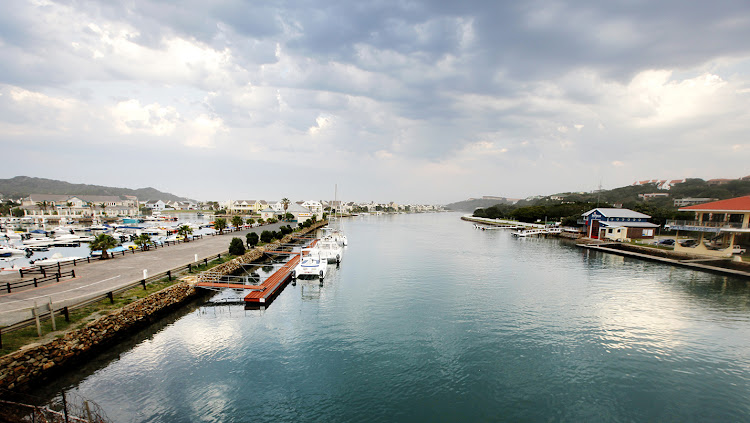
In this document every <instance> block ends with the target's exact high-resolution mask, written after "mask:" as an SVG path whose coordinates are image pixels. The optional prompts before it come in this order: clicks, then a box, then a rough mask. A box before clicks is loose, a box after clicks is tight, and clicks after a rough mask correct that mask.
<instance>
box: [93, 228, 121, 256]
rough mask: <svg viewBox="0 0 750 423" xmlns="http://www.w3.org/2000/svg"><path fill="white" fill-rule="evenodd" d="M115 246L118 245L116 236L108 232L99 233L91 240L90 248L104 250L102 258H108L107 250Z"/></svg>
mask: <svg viewBox="0 0 750 423" xmlns="http://www.w3.org/2000/svg"><path fill="white" fill-rule="evenodd" d="M115 247H117V240H116V239H114V237H112V236H111V235H107V234H99V235H97V236H96V238H94V240H93V241H91V243H89V249H90V250H91V251H95V250H101V251H102V256H101V260H105V259H107V258H108V257H109V254H108V253H107V250H109V249H110V248H115Z"/></svg>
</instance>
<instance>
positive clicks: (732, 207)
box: [679, 195, 750, 213]
mask: <svg viewBox="0 0 750 423" xmlns="http://www.w3.org/2000/svg"><path fill="white" fill-rule="evenodd" d="M679 210H680V211H683V210H684V211H710V212H743V213H748V212H750V195H746V196H744V197H736V198H730V199H728V200H719V201H712V202H710V203H703V204H696V205H694V206H688V207H680V209H679Z"/></svg>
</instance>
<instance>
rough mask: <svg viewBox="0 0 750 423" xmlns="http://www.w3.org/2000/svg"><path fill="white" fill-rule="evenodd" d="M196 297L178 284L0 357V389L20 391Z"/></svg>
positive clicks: (189, 286)
mask: <svg viewBox="0 0 750 423" xmlns="http://www.w3.org/2000/svg"><path fill="white" fill-rule="evenodd" d="M196 295H197V292H196V290H195V288H194V287H193V286H192V285H190V284H188V283H186V282H181V283H178V284H176V285H172V286H170V287H167V288H164V289H163V290H161V291H159V292H155V293H153V294H151V295H149V296H148V297H146V298H142V299H140V300H137V301H135V302H133V303H130V304H128V305H126V306H125V307H122V308H121V309H119V310H114V311H112V312H110V313H109V314H107V315H106V316H102V317H100V318H98V319H96V320H94V321H93V322H91V323H89V324H87V325H86V326H84V327H82V328H79V329H74V330H71V331H69V332H67V333H66V334H65V335H64V336H63V337H61V338H58V339H55V340H53V341H50V342H47V343H45V344H42V345H36V346H32V347H28V348H25V349H22V350H20V351H16V352H14V353H11V354H8V355H6V356H3V357H0V389H8V390H23V388H25V387H27V386H28V385H30V384H33V383H34V382H36V381H38V380H40V379H42V378H43V377H44V376H46V375H48V374H50V373H52V372H56V371H58V370H60V369H61V368H62V367H63V366H65V365H66V364H70V363H74V362H76V361H78V360H80V359H82V358H83V357H85V356H86V355H88V354H89V353H91V352H92V351H94V350H95V349H96V348H98V347H103V346H106V345H109V344H111V343H113V342H114V341H116V339H117V338H118V337H119V336H121V335H122V333H126V332H131V331H133V330H136V329H140V328H142V327H145V326H147V325H148V324H149V322H150V321H151V320H152V318H154V317H156V316H157V315H160V314H162V313H164V312H166V311H168V310H170V309H172V308H174V307H176V306H178V305H180V304H182V303H184V302H185V301H187V300H189V299H191V298H192V297H194V296H196Z"/></svg>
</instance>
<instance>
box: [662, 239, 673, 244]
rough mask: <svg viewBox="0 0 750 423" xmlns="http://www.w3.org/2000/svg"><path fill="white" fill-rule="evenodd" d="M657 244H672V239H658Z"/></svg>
mask: <svg viewBox="0 0 750 423" xmlns="http://www.w3.org/2000/svg"><path fill="white" fill-rule="evenodd" d="M659 245H674V239H672V238H667V239H662V240H660V241H659Z"/></svg>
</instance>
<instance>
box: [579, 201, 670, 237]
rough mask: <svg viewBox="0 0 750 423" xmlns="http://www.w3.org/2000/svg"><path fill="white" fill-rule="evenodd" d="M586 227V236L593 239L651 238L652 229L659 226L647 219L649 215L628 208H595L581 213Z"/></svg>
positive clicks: (652, 234)
mask: <svg viewBox="0 0 750 423" xmlns="http://www.w3.org/2000/svg"><path fill="white" fill-rule="evenodd" d="M581 217H582V218H583V220H582V221H581V223H583V224H584V225H585V227H586V236H588V237H589V238H594V239H611V240H613V241H625V240H626V239H642V238H653V237H654V230H655V229H656V228H658V227H659V225H656V224H654V223H651V222H649V221H648V220H649V219H650V218H651V216H649V215H647V214H643V213H639V212H637V211H633V210H630V209H615V208H604V207H600V208H595V209H591V210H589V211H587V212H586V213H583V214H582V215H581Z"/></svg>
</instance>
